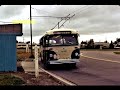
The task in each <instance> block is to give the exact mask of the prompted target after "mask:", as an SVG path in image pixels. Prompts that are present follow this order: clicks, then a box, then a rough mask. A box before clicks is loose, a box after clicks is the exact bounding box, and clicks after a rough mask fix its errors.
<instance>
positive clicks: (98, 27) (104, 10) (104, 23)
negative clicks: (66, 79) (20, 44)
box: [0, 5, 120, 43]
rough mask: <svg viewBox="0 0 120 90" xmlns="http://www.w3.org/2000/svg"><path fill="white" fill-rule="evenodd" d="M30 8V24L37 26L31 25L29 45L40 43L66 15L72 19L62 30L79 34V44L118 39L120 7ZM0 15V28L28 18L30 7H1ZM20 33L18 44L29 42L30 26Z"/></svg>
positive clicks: (24, 27)
mask: <svg viewBox="0 0 120 90" xmlns="http://www.w3.org/2000/svg"><path fill="white" fill-rule="evenodd" d="M31 7H32V8H31V11H32V20H34V21H35V22H36V23H33V24H32V36H33V38H32V41H33V42H35V43H39V39H40V38H41V36H42V35H43V34H44V33H45V32H46V31H47V30H50V29H52V28H53V27H54V26H55V25H56V24H57V23H58V22H59V21H60V20H61V18H55V17H66V16H67V15H69V14H70V15H69V17H71V18H70V19H69V20H68V21H66V22H65V23H64V26H62V27H61V28H70V29H76V30H78V31H79V33H80V37H79V40H80V42H81V41H88V40H90V39H94V41H95V42H99V41H101V42H102V41H105V40H108V41H109V42H110V41H115V40H116V38H120V6H118V5H31ZM0 11H1V14H0V17H1V18H0V24H8V23H12V21H14V20H29V18H30V5H2V6H1V7H0ZM73 15H74V16H73ZM34 16H41V17H34ZM42 16H52V17H42ZM72 16H73V17H72ZM64 21H65V20H63V21H62V22H61V23H60V25H62V23H63V22H64ZM56 28H57V27H56ZM22 31H23V35H22V36H17V40H18V41H24V42H26V41H30V25H29V23H23V28H22Z"/></svg>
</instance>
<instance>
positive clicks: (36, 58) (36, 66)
mask: <svg viewBox="0 0 120 90" xmlns="http://www.w3.org/2000/svg"><path fill="white" fill-rule="evenodd" d="M38 76H39V67H38V47H37V45H35V77H36V78H37V77H38Z"/></svg>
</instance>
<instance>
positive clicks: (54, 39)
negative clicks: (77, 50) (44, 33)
mask: <svg viewBox="0 0 120 90" xmlns="http://www.w3.org/2000/svg"><path fill="white" fill-rule="evenodd" d="M77 37H78V36H77V34H69V35H68V34H63V35H61V34H60V35H59V34H57V35H50V36H49V41H48V42H49V45H50V46H56V45H63V46H64V45H78V39H77Z"/></svg>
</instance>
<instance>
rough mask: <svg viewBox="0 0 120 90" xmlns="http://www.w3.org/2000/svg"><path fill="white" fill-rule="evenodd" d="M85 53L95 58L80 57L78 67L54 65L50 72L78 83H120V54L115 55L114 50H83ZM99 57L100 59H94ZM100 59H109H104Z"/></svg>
mask: <svg viewBox="0 0 120 90" xmlns="http://www.w3.org/2000/svg"><path fill="white" fill-rule="evenodd" d="M81 52H82V54H83V55H86V56H90V57H93V58H88V57H83V56H81V58H80V63H77V68H69V67H68V68H67V65H65V66H59V67H56V66H52V68H51V69H50V70H48V71H49V72H52V73H54V74H56V75H58V76H61V77H63V78H65V79H67V80H69V81H71V82H74V83H75V84H77V85H82V86H83V85H85V86H86V85H87V86H88V85H92V86H95V85H97V86H98V85H99V86H101V85H102V86H104V85H107V86H108V85H110V86H111V85H115V86H118V85H120V63H117V62H111V61H118V62H119V61H120V55H115V54H114V53H113V51H81ZM94 58H98V59H94ZM99 59H104V60H106V59H109V60H111V61H104V60H99Z"/></svg>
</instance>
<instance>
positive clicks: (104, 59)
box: [81, 54, 120, 63]
mask: <svg viewBox="0 0 120 90" xmlns="http://www.w3.org/2000/svg"><path fill="white" fill-rule="evenodd" d="M81 56H83V57H86V58H91V59H96V60H101V61H107V62H113V63H120V61H113V60H108V59H100V58H94V57H89V56H85V55H83V54H81Z"/></svg>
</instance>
